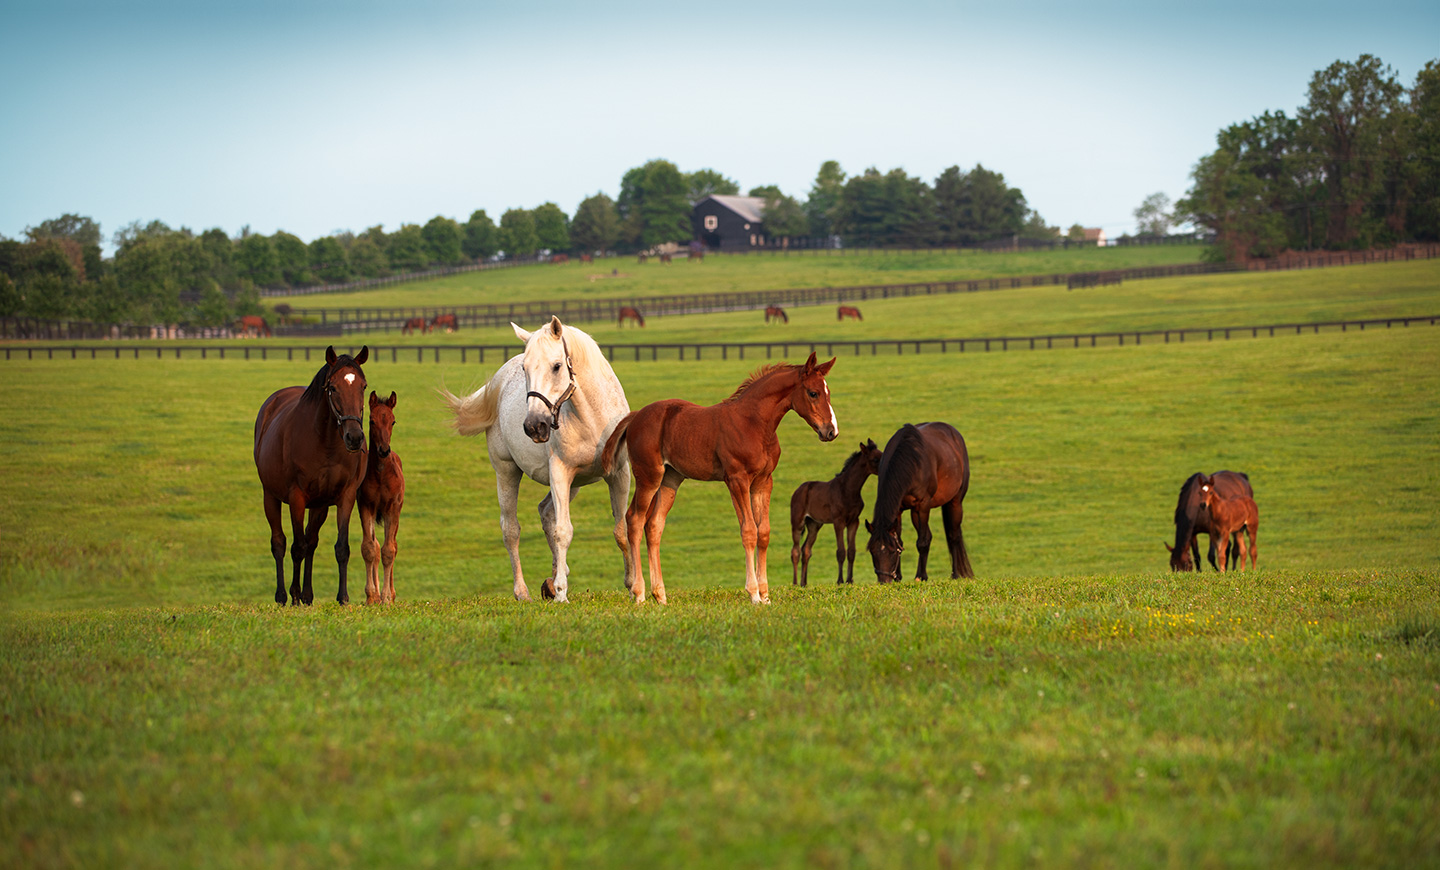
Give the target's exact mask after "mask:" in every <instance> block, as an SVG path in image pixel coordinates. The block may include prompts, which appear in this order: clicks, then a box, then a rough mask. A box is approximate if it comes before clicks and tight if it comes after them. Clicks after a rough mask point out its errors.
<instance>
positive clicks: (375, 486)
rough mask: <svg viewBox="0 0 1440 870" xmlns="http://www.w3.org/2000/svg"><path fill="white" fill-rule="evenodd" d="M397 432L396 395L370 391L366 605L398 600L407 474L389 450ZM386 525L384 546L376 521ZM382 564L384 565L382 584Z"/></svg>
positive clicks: (364, 504)
mask: <svg viewBox="0 0 1440 870" xmlns="http://www.w3.org/2000/svg"><path fill="white" fill-rule="evenodd" d="M394 429H395V393H394V391H391V393H390V398H388V399H381V398H380V397H379V396H376V395H375V391H374V390H371V391H370V461H369V469H368V470H367V471H366V473H365V479H364V480H363V481H361V483H360V498H359V505H360V555H362V556H364V557H365V603H366V604H389V603H391V602H393V601H394V600H395V552H396V551H397V550H398V549H399V545H398V544H396V543H395V536H396V534H398V533H399V531H400V508H402V507H404V505H405V473H404V472H403V471H402V470H401V468H400V454H398V453H396V452H395V451H393V450H391V449H390V435H391V433H392V432H393V431H394ZM377 519H378V520H379V521H380V523H381V525H383V526H385V546H384V547H381V546H379V543H378V541H377V539H376V536H375V521H376V520H377ZM377 561H379V562H381V563H383V564H384V566H385V582H384V585H383V586H382V585H381V582H380V568H379V566H377V565H376V564H375V563H376V562H377Z"/></svg>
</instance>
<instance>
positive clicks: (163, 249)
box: [115, 221, 181, 323]
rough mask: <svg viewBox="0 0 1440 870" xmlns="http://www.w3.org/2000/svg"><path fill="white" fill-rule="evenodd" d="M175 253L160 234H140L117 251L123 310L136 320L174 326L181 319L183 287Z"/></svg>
mask: <svg viewBox="0 0 1440 870" xmlns="http://www.w3.org/2000/svg"><path fill="white" fill-rule="evenodd" d="M155 223H158V221H157V222H155ZM132 226H135V225H133V224H132ZM171 252H172V251H171V249H170V248H169V247H168V246H167V245H166V238H165V237H164V236H162V235H160V234H158V233H152V234H148V235H147V234H144V233H141V234H137V235H135V236H134V237H133V238H131V239H129V240H128V241H127V242H126V243H125V244H123V245H121V246H120V247H119V250H117V251H116V253H115V277H116V279H117V281H118V283H119V288H120V291H121V294H122V301H121V304H120V306H119V307H121V308H123V310H124V311H125V312H126V314H127V315H128V317H129V318H130V319H132V320H133V321H135V322H139V323H174V322H175V321H176V320H178V319H179V315H180V289H181V285H180V280H179V277H178V276H177V275H176V270H175V260H174V258H173V257H172V256H171Z"/></svg>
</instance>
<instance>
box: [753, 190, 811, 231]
mask: <svg viewBox="0 0 1440 870" xmlns="http://www.w3.org/2000/svg"><path fill="white" fill-rule="evenodd" d="M749 195H750V196H758V197H760V198H761V199H763V200H765V224H764V226H765V234H766V235H767V236H769V237H770V238H772V239H777V240H778V239H782V238H786V237H788V236H803V235H805V234H806V233H807V232H809V230H810V221H809V220H807V219H806V217H805V210H804V209H803V208H801V207H800V203H798V202H796V201H795V198H794V197H790V196H786V195H785V194H784V193H783V192H782V191H781V190H780V188H779V187H777V186H776V185H773V184H767V185H763V186H760V187H752V188H751V189H750V194H749Z"/></svg>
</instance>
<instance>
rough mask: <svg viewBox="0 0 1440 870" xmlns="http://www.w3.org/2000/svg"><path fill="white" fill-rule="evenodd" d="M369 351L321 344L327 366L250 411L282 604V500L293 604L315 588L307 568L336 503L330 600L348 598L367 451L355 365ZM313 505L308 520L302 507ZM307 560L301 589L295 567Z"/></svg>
mask: <svg viewBox="0 0 1440 870" xmlns="http://www.w3.org/2000/svg"><path fill="white" fill-rule="evenodd" d="M369 356H370V348H368V347H362V348H360V352H359V353H358V354H356V355H355V356H354V357H353V358H352V357H350V356H349V355H347V354H341V355H338V356H337V355H336V353H335V348H334V347H333V346H332V347H327V348H325V365H323V366H321V367H320V370H319V371H317V372H316V373H315V377H314V378H312V379H311V381H310V385H309V386H308V387H285V388H284V389H282V390H276V391H275V392H274V393H272V394H271V395H270V398H268V399H266V400H265V403H264V404H263V405H261V406H260V413H259V414H258V415H257V416H256V417H255V469H256V471H258V472H259V474H260V485H261V486H262V487H263V488H264V491H265V519H266V520H268V521H269V523H270V553H271V555H273V556H274V557H275V603H276V604H284V603H285V532H284V530H283V529H282V527H281V525H280V505H282V504H288V505H289V506H290V525H291V527H292V530H293V532H294V535H295V543H294V545H293V546H292V547H291V549H290V556H291V558H292V559H293V560H294V570H293V572H292V576H291V581H290V603H291V604H292V605H296V604H301V603H302V602H303V603H304V604H310V603H312V602H313V601H314V600H315V595H314V593H313V592H312V590H311V586H310V569H311V567H312V566H313V564H314V560H315V548H316V547H317V546H318V545H319V542H320V527H321V526H323V525H325V518H326V517H327V516H328V515H329V513H330V506H331V505H334V506H335V507H336V516H337V520H338V522H339V525H340V528H339V535H338V537H337V538H336V540H335V561H336V562H338V563H339V566H340V589H339V591H338V592H337V593H336V595H335V600H336V601H338V602H340V603H341V604H346V603H348V602H349V601H350V593H349V590H348V589H347V588H346V585H345V571H346V566H347V565H348V564H349V561H350V510H351V508H353V507H354V506H355V499H356V495H357V493H358V491H359V489H360V482H361V481H362V480H363V479H364V478H365V468H366V461H367V458H368V457H367V455H366V452H365V450H364V447H365V430H363V429H361V428H360V414H361V413H362V412H363V411H364V410H365V372H364V371H363V370H361V368H360V366H362V365H363V364H364V363H365V360H366V359H368V358H369ZM307 509H308V510H309V511H310V518H309V522H308V523H307V522H306V521H305V511H306V510H307ZM302 564H303V565H304V567H305V583H304V588H303V589H302V588H301V583H300V567H301V565H302Z"/></svg>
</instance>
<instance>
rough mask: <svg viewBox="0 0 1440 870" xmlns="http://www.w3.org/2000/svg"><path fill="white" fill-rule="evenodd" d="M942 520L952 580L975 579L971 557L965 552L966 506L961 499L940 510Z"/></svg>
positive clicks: (948, 503) (947, 504)
mask: <svg viewBox="0 0 1440 870" xmlns="http://www.w3.org/2000/svg"><path fill="white" fill-rule="evenodd" d="M940 518H941V519H942V520H943V521H944V523H945V543H946V544H947V545H948V546H949V548H950V579H951V580H954V579H955V578H957V577H974V576H975V572H973V571H972V570H970V556H969V554H967V553H966V552H965V532H964V531H963V529H962V528H961V527H962V525H963V523H964V522H965V506H964V505H963V504H961V502H960V499H959V498H956V499H955V500H954V501H951V502H947V503H946V504H945V505H944V506H943V507H941V508H940Z"/></svg>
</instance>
